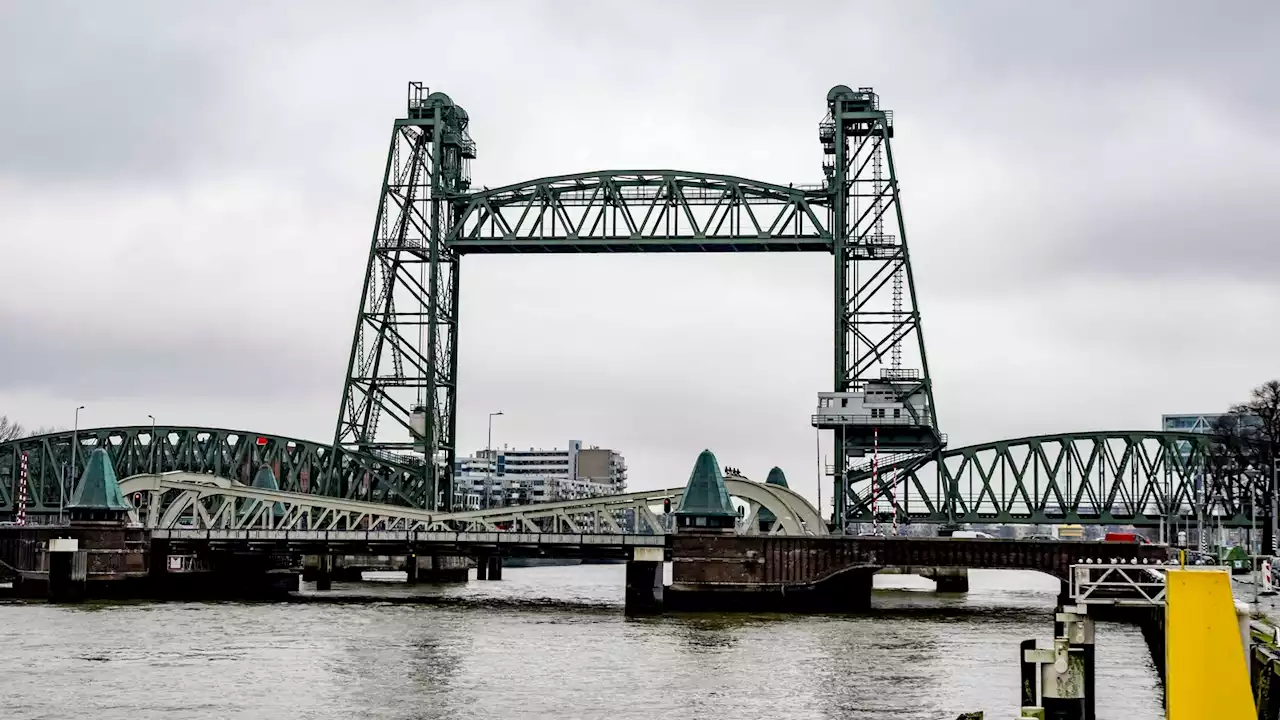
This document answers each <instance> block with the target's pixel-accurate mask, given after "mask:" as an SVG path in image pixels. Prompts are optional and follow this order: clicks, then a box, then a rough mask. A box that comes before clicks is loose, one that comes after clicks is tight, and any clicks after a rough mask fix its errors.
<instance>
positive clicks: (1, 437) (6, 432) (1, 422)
mask: <svg viewBox="0 0 1280 720" xmlns="http://www.w3.org/2000/svg"><path fill="white" fill-rule="evenodd" d="M26 434H27V432H26V430H25V429H23V427H22V426H21V425H19V424H18V423H16V422H12V421H10V420H9V416H8V415H0V442H8V441H10V440H17V439H18V438H20V437H25V436H26Z"/></svg>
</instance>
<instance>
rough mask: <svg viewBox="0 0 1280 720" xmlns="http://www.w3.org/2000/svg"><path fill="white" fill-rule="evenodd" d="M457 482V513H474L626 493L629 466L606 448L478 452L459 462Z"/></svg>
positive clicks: (572, 446)
mask: <svg viewBox="0 0 1280 720" xmlns="http://www.w3.org/2000/svg"><path fill="white" fill-rule="evenodd" d="M453 477H454V497H455V498H457V504H458V505H459V507H460V508H466V509H476V508H485V507H502V506H506V505H528V504H530V503H540V502H554V501H557V500H577V499H582V498H589V497H599V496H601V495H616V494H619V493H623V492H626V488H627V464H626V461H625V460H624V459H623V457H622V456H621V455H619V454H618V453H616V452H614V451H612V450H609V449H608V448H598V447H586V448H584V447H582V442H581V441H579V440H571V441H569V445H568V447H566V448H565V449H563V450H562V449H559V448H553V449H551V450H545V449H535V448H529V449H528V450H516V449H513V448H507V447H504V448H502V449H500V450H499V449H493V450H487V451H486V450H477V451H476V453H475V454H474V455H472V456H470V457H460V458H458V459H457V461H456V465H455V467H454V473H453Z"/></svg>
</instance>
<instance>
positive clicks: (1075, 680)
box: [1040, 637, 1087, 720]
mask: <svg viewBox="0 0 1280 720" xmlns="http://www.w3.org/2000/svg"><path fill="white" fill-rule="evenodd" d="M1053 644H1054V650H1053V652H1054V655H1055V656H1056V657H1057V659H1056V660H1055V661H1054V662H1051V663H1045V664H1043V665H1041V666H1040V671H1041V675H1040V696H1041V706H1042V707H1043V708H1044V716H1045V720H1084V719H1085V708H1086V706H1087V703H1086V702H1085V696H1084V691H1085V668H1084V656H1083V655H1082V654H1081V653H1079V652H1070V644H1069V643H1068V642H1067V639H1066V638H1062V637H1060V638H1054V640H1053Z"/></svg>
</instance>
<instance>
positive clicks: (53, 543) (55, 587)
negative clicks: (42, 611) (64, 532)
mask: <svg viewBox="0 0 1280 720" xmlns="http://www.w3.org/2000/svg"><path fill="white" fill-rule="evenodd" d="M88 560H89V557H88V553H87V552H86V551H84V550H81V549H80V542H79V541H78V540H76V539H74V538H53V539H51V540H49V584H48V592H49V601H50V602H56V603H67V602H80V601H81V600H83V599H84V595H85V590H86V584H87V580H88V574H87V572H86V571H87V570H88Z"/></svg>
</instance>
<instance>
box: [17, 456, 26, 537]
mask: <svg viewBox="0 0 1280 720" xmlns="http://www.w3.org/2000/svg"><path fill="white" fill-rule="evenodd" d="M18 524H19V525H26V524H27V453H26V451H25V450H24V451H23V453H22V461H21V462H20V463H19V465H18Z"/></svg>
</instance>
